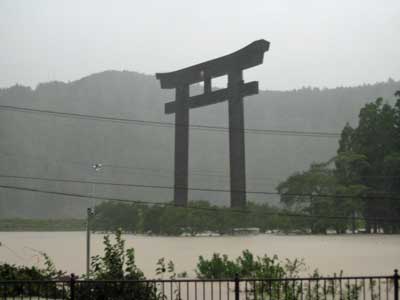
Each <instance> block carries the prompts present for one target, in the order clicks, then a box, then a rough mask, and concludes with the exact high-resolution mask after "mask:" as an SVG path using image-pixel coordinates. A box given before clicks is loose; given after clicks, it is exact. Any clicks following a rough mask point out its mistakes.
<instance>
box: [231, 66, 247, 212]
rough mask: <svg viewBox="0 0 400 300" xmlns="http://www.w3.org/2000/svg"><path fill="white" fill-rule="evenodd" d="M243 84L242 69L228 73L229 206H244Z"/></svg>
mask: <svg viewBox="0 0 400 300" xmlns="http://www.w3.org/2000/svg"><path fill="white" fill-rule="evenodd" d="M242 85H243V71H242V70H240V69H238V70H234V71H232V72H230V73H228V89H229V91H230V95H229V100H228V113H229V166H230V186H231V207H234V208H243V207H245V206H246V155H245V150H244V148H245V147H244V145H245V144H244V109H243V97H242V95H241V92H240V87H241V86H242Z"/></svg>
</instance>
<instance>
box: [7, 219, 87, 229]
mask: <svg viewBox="0 0 400 300" xmlns="http://www.w3.org/2000/svg"><path fill="white" fill-rule="evenodd" d="M85 222H86V221H85V220H83V219H58V220H56V219H45V220H43V219H0V231H82V230H85V228H86V225H85Z"/></svg>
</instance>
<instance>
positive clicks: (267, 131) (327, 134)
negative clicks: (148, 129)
mask: <svg viewBox="0 0 400 300" xmlns="http://www.w3.org/2000/svg"><path fill="white" fill-rule="evenodd" d="M0 110H3V111H16V112H25V113H39V114H46V115H52V116H57V117H64V118H77V119H88V120H97V121H108V122H115V123H131V124H135V125H140V126H152V127H171V128H172V127H189V128H191V129H194V130H203V131H213V132H215V131H216V132H227V131H229V130H244V132H246V133H252V134H267V135H283V136H303V137H325V138H339V137H340V133H336V132H322V131H321V132H320V131H296V130H275V129H256V128H244V129H241V128H229V127H223V126H209V125H200V124H197V125H183V124H175V123H171V122H161V121H149V120H140V119H129V118H117V117H107V116H97V115H90V114H81V113H67V112H59V111H53V110H47V109H35V108H28V107H18V106H11V105H0Z"/></svg>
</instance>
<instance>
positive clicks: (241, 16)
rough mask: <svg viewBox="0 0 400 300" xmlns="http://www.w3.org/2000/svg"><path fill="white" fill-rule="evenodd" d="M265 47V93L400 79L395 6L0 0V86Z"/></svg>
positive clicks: (351, 0)
mask: <svg viewBox="0 0 400 300" xmlns="http://www.w3.org/2000/svg"><path fill="white" fill-rule="evenodd" d="M260 38H263V39H266V40H268V41H270V42H271V48H270V51H269V52H267V53H266V55H265V60H264V64H263V65H261V66H258V67H256V68H254V69H253V70H251V71H248V72H246V73H245V79H246V80H259V81H260V86H261V87H262V88H263V89H274V90H277V89H279V90H286V89H293V88H300V87H302V86H316V87H336V86H341V85H344V86H349V85H350V86H351V85H358V84H362V83H374V82H376V81H384V80H387V79H388V78H389V77H391V78H393V79H397V80H398V79H400V59H399V56H400V1H399V0H380V1H378V0H335V1H333V0H332V1H327V0H325V1H321V0H318V1H311V0H310V1H309V0H302V1H299V0H293V1H290V0H271V1H266V0H264V1H261V0H260V1H257V0H253V1H251V0H247V1H235V0H223V1H219V0H201V1H188V0H168V1H162V0H160V1H155V0H143V1H99V0H95V1H75V0H68V1H54V0H35V1H28V0H26V1H19V0H0V46H1V48H0V49H1V50H0V87H7V86H10V85H13V84H15V83H20V84H24V85H30V86H32V87H35V86H36V84H37V83H39V82H45V81H50V80H62V81H70V80H76V79H79V78H81V77H83V76H87V75H89V74H91V73H95V72H100V71H104V70H109V69H116V70H131V71H137V72H142V73H147V74H154V73H155V72H166V71H173V70H175V69H179V68H182V67H186V66H189V65H191V64H195V63H199V62H202V61H204V60H208V59H211V58H215V57H218V56H221V55H224V54H228V53H230V52H233V51H235V50H237V49H239V48H241V47H243V46H245V45H247V44H248V43H250V42H252V41H254V40H256V39H260Z"/></svg>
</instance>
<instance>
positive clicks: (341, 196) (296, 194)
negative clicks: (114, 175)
mask: <svg viewBox="0 0 400 300" xmlns="http://www.w3.org/2000/svg"><path fill="white" fill-rule="evenodd" d="M0 178H15V179H28V180H41V181H48V182H66V183H81V184H94V185H108V186H122V187H135V188H149V189H167V190H173V189H175V187H173V186H165V185H147V184H129V183H118V182H100V181H86V180H78V179H56V178H45V177H33V176H18V175H6V174H0ZM176 189H178V190H179V189H185V190H186V188H179V187H176ZM187 190H189V191H201V192H222V193H230V192H237V193H239V192H240V193H241V192H243V191H240V190H230V189H211V188H200V187H189V188H187ZM244 192H246V193H248V194H260V195H270V196H271V195H275V196H276V195H278V196H293V197H312V198H345V199H372V200H378V199H387V200H398V201H400V197H393V195H395V194H392V193H387V194H380V195H377V196H362V195H345V194H312V193H307V194H298V193H278V192H269V191H244Z"/></svg>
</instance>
